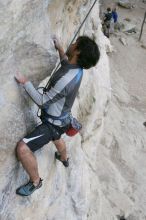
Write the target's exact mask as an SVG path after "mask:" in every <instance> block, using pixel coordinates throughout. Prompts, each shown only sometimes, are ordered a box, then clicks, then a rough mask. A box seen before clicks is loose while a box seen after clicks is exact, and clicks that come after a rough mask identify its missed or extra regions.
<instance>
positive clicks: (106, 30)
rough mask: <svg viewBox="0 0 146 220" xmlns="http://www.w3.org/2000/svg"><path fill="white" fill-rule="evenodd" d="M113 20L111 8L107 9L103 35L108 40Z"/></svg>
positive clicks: (104, 17)
mask: <svg viewBox="0 0 146 220" xmlns="http://www.w3.org/2000/svg"><path fill="white" fill-rule="evenodd" d="M111 19H112V11H111V8H107V11H106V12H105V13H104V16H103V33H104V35H105V36H106V37H108V38H109V35H110V24H111Z"/></svg>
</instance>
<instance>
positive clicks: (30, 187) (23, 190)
mask: <svg viewBox="0 0 146 220" xmlns="http://www.w3.org/2000/svg"><path fill="white" fill-rule="evenodd" d="M42 181H43V180H42V179H41V178H40V182H39V184H38V185H37V186H35V185H34V184H33V182H31V181H29V182H28V183H27V184H25V185H23V186H20V187H19V188H18V189H17V190H16V194H18V195H20V196H29V195H31V194H32V193H33V192H34V191H35V190H36V189H39V188H40V187H41V186H42Z"/></svg>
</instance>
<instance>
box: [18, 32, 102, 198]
mask: <svg viewBox="0 0 146 220" xmlns="http://www.w3.org/2000/svg"><path fill="white" fill-rule="evenodd" d="M54 46H55V48H56V49H57V50H58V52H59V56H60V59H61V67H60V68H59V69H58V70H57V71H56V72H55V73H54V74H53V76H52V77H51V78H50V82H49V87H48V89H47V91H46V93H45V94H44V95H41V94H40V93H39V92H38V91H37V89H36V88H35V87H34V86H33V84H32V83H31V82H30V81H29V80H28V79H27V78H26V77H24V76H23V75H21V74H19V75H16V76H15V79H16V81H17V82H18V83H19V84H21V85H22V86H23V87H24V89H25V90H26V92H27V93H28V95H29V96H30V97H31V99H32V100H33V101H34V103H36V104H37V105H38V106H39V107H40V108H41V121H42V123H41V124H40V125H38V126H37V127H36V128H35V129H34V130H33V131H32V132H31V133H29V134H28V135H26V136H25V137H24V138H23V139H22V140H21V141H19V142H18V144H17V147H16V155H17V158H18V159H19V161H20V162H21V164H22V165H23V168H24V169H25V170H26V172H27V174H28V175H29V181H28V183H26V184H25V185H22V186H20V187H19V188H18V189H17V190H16V194H19V195H21V196H29V195H31V194H32V193H33V192H34V191H35V190H36V189H39V188H40V187H41V186H42V179H41V178H40V175H39V172H38V164H37V160H36V157H35V155H34V152H35V151H37V150H38V149H40V148H42V147H43V146H44V145H45V144H47V143H49V141H53V143H54V144H55V146H56V148H57V152H55V158H56V159H58V160H59V161H61V162H62V163H63V165H64V166H65V167H68V166H69V161H68V158H67V153H66V145H65V142H64V140H63V139H62V138H61V135H62V134H63V133H65V132H66V130H67V129H68V128H69V126H70V120H71V119H70V115H71V108H72V105H73V103H74V100H75V98H76V95H77V92H78V89H79V87H80V83H81V80H82V76H83V69H89V68H91V67H93V66H95V65H96V64H97V62H98V60H99V57H100V52H99V48H98V46H97V44H96V43H95V41H93V40H92V39H90V38H89V37H87V36H80V37H78V38H77V40H76V42H75V43H73V44H72V45H71V46H70V47H69V49H68V51H67V53H66V54H65V52H64V50H63V48H62V46H61V44H60V43H59V41H58V40H57V39H54Z"/></svg>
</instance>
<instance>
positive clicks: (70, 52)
mask: <svg viewBox="0 0 146 220" xmlns="http://www.w3.org/2000/svg"><path fill="white" fill-rule="evenodd" d="M77 53H79V52H78V50H77V41H76V42H75V43H73V44H71V46H70V48H69V50H68V51H67V53H66V55H67V56H68V58H71V57H73V56H74V55H76V54H77Z"/></svg>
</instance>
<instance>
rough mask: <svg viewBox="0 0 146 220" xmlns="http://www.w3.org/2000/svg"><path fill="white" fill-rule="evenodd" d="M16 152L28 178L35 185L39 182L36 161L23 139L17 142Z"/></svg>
mask: <svg viewBox="0 0 146 220" xmlns="http://www.w3.org/2000/svg"><path fill="white" fill-rule="evenodd" d="M16 154H17V157H18V159H19V160H20V162H21V163H22V165H23V167H24V169H25V170H26V172H27V173H28V175H29V177H30V180H31V181H32V182H33V184H34V185H35V186H37V185H38V184H39V181H40V177H39V173H38V165H37V161H36V158H35V156H34V154H33V153H32V151H31V150H30V149H29V148H28V146H27V145H26V144H25V143H24V142H23V141H20V142H19V143H18V144H17V148H16Z"/></svg>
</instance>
